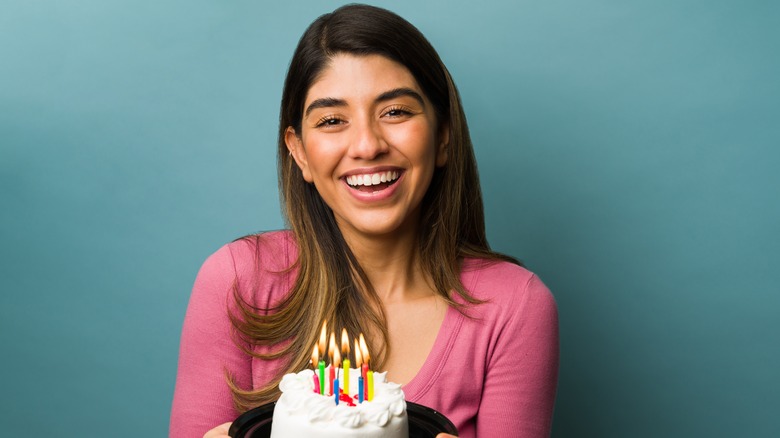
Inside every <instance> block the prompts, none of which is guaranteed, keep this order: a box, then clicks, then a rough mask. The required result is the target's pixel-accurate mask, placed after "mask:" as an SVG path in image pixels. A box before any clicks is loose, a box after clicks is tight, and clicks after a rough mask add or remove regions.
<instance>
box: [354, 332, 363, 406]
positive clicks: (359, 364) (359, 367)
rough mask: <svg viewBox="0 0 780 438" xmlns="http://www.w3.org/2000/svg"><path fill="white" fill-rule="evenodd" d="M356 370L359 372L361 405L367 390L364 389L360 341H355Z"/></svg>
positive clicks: (359, 398)
mask: <svg viewBox="0 0 780 438" xmlns="http://www.w3.org/2000/svg"><path fill="white" fill-rule="evenodd" d="M354 351H355V368H356V369H357V370H358V381H357V385H358V401H359V402H360V403H363V394H365V388H363V374H362V370H363V355H362V354H361V353H360V344H358V340H357V339H355V348H354Z"/></svg>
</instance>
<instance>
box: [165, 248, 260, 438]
mask: <svg viewBox="0 0 780 438" xmlns="http://www.w3.org/2000/svg"><path fill="white" fill-rule="evenodd" d="M236 281H237V280H236V268H235V263H234V261H233V257H232V255H231V251H230V248H229V247H228V246H225V247H223V248H221V249H220V250H219V251H217V252H216V253H214V254H213V255H212V256H211V257H209V258H208V259H207V260H206V261H205V262H204V264H203V266H202V267H201V269H200V272H199V273H198V276H197V278H196V280H195V284H194V286H193V289H192V295H191V297H190V302H189V305H188V307H187V313H186V316H185V317H184V326H183V328H182V335H181V344H180V350H179V365H178V372H177V375H176V389H175V392H174V396H173V406H172V409H171V422H170V430H169V434H170V436H171V437H173V438H178V437H182V438H183V437H186V438H192V437H201V436H203V434H204V433H206V432H207V431H208V430H210V429H212V428H214V427H216V426H218V425H220V424H222V423H225V422H228V421H233V420H234V419H235V418H236V415H237V412H236V411H235V410H234V407H233V401H232V396H231V393H230V389H229V388H228V386H227V381H226V378H225V372H226V371H227V372H229V373H231V374H232V375H233V376H234V377H235V379H236V382H237V383H238V384H239V385H241V386H242V387H248V386H249V385H250V384H251V373H252V370H251V359H250V357H249V356H248V355H246V354H245V353H244V352H243V351H241V348H239V347H238V346H237V345H236V343H235V341H234V339H233V336H232V335H231V333H232V325H231V323H230V319H229V316H228V312H229V309H232V308H234V307H235V306H234V304H233V292H232V291H233V289H234V286H235V283H236Z"/></svg>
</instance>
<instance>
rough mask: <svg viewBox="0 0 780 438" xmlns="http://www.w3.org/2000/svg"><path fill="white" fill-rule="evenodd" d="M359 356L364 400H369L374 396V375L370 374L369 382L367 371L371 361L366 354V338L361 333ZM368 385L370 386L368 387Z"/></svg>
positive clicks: (369, 356)
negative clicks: (361, 362) (361, 364)
mask: <svg viewBox="0 0 780 438" xmlns="http://www.w3.org/2000/svg"><path fill="white" fill-rule="evenodd" d="M360 355H361V358H362V359H363V366H362V367H361V370H360V374H361V376H362V377H363V391H364V393H365V396H366V400H371V399H372V396H373V395H374V375H373V373H371V380H370V381H369V379H368V373H370V371H369V370H368V361H369V360H371V355H369V354H368V344H366V338H365V337H363V333H361V334H360ZM369 382H370V383H369ZM369 384H370V385H371V386H370V387H369Z"/></svg>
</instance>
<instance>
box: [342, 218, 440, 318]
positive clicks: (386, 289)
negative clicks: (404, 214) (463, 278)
mask: <svg viewBox="0 0 780 438" xmlns="http://www.w3.org/2000/svg"><path fill="white" fill-rule="evenodd" d="M345 239H346V240H347V244H348V245H349V247H350V249H351V250H352V253H353V254H354V255H355V258H356V259H357V261H358V263H360V266H361V267H362V268H363V271H364V272H365V273H366V276H367V277H368V279H369V281H370V282H371V285H372V286H373V287H374V290H375V291H376V293H377V295H378V296H379V298H380V299H381V300H382V302H383V303H385V304H389V303H393V302H398V301H407V300H413V299H417V298H421V297H423V296H428V295H430V292H431V291H430V286H429V284H428V282H427V281H426V278H425V277H426V276H425V274H424V272H423V271H422V269H421V264H420V262H419V255H418V246H417V233H416V230H412V231H410V232H406V233H396V234H394V235H393V236H372V237H370V238H368V237H365V236H361V237H356V236H350V237H347V236H346V235H345Z"/></svg>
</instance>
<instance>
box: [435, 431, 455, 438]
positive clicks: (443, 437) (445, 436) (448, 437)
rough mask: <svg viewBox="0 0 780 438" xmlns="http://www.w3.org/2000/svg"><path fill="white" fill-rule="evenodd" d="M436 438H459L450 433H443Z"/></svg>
mask: <svg viewBox="0 0 780 438" xmlns="http://www.w3.org/2000/svg"><path fill="white" fill-rule="evenodd" d="M436 438H458V437H457V436H455V435H450V434H448V433H444V432H442V433H440V434H438V435H436Z"/></svg>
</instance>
